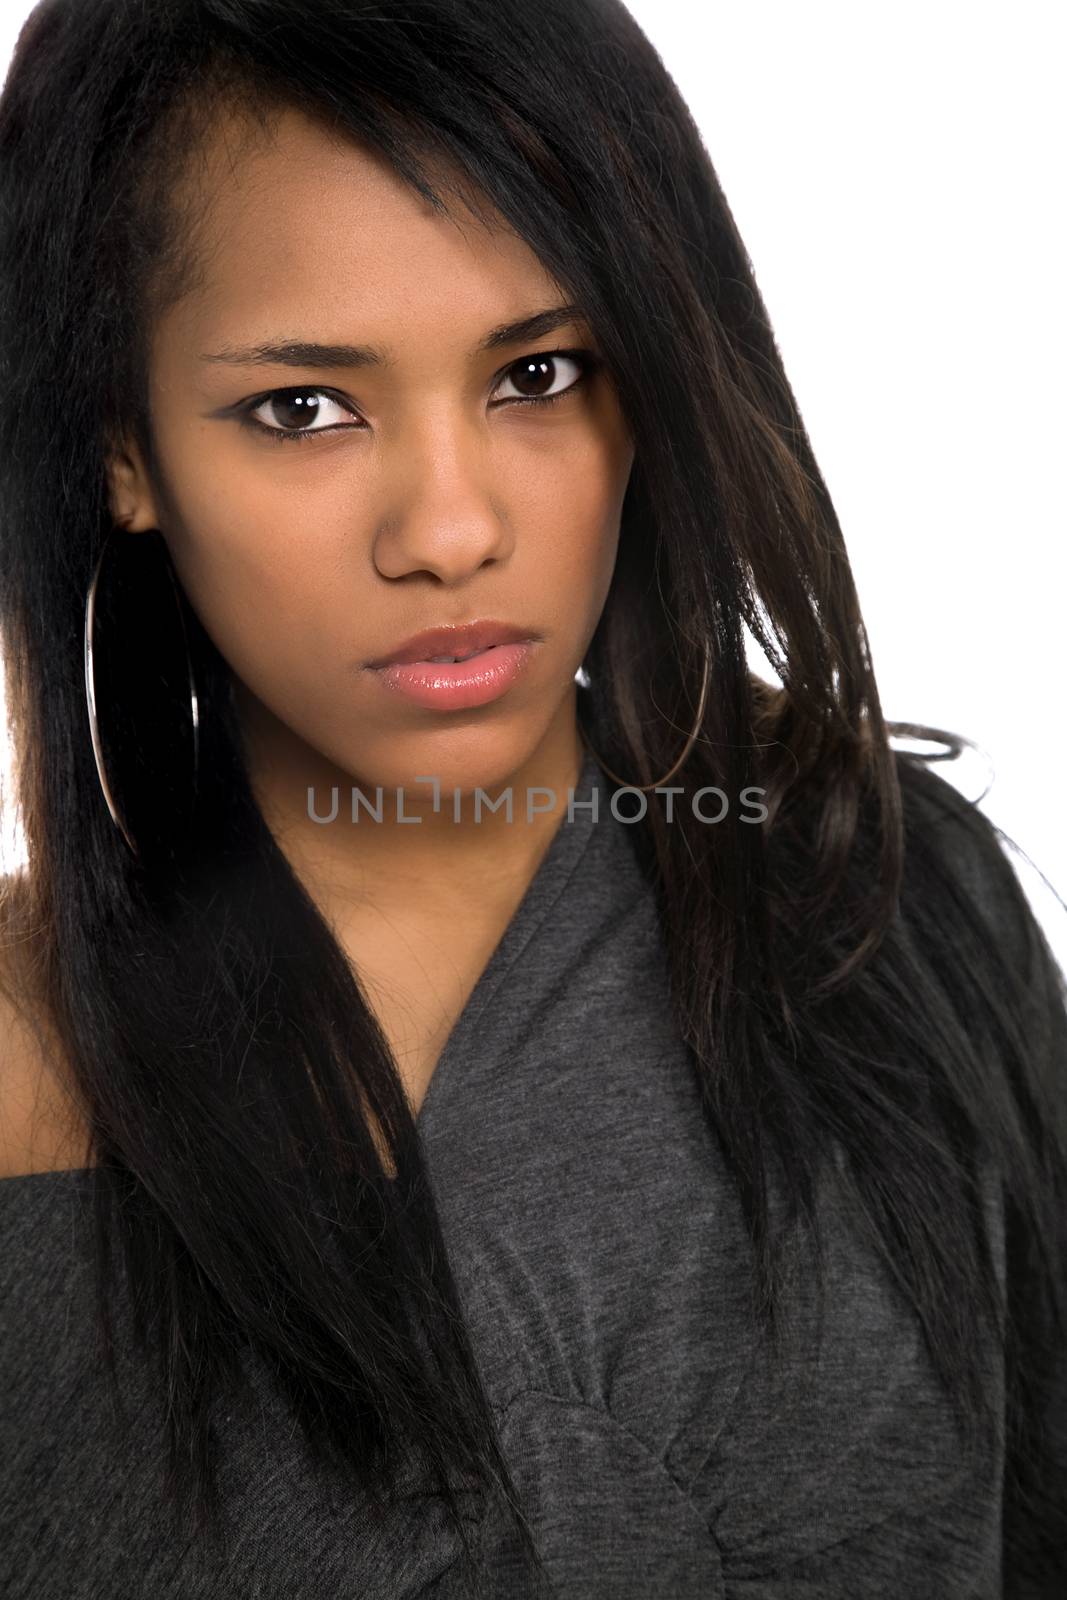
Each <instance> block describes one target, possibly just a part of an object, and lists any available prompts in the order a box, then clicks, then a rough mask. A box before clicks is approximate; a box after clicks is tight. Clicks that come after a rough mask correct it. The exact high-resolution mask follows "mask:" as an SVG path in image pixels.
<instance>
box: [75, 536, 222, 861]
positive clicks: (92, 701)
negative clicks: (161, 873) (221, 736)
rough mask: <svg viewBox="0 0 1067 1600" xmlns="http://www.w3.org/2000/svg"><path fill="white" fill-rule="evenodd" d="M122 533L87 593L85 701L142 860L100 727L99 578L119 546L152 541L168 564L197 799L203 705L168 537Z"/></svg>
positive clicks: (104, 553)
mask: <svg viewBox="0 0 1067 1600" xmlns="http://www.w3.org/2000/svg"><path fill="white" fill-rule="evenodd" d="M119 531H120V530H119V529H118V528H115V527H113V528H112V529H111V531H110V532H109V533H108V535H107V537H106V538H105V540H104V544H103V547H102V549H101V551H100V554H99V556H98V557H97V560H96V565H95V567H94V569H93V576H92V581H91V582H90V584H89V589H88V592H87V594H86V597H85V626H84V654H85V702H86V709H87V711H88V716H89V734H90V738H91V740H92V746H93V758H94V761H95V763H96V773H97V777H98V779H99V780H100V788H101V790H102V792H103V796H104V800H105V802H106V803H107V808H108V811H109V813H110V815H111V820H112V822H113V823H114V824H115V827H116V828H117V829H118V831H119V833H120V834H121V835H122V837H123V839H124V840H125V842H126V845H127V846H128V848H129V850H130V852H131V854H132V855H133V856H135V857H137V858H138V859H141V858H142V857H143V853H144V852H143V848H142V845H141V844H139V843H138V840H137V839H136V838H135V836H134V833H133V831H131V827H130V820H129V818H128V817H127V816H125V815H124V814H123V810H122V807H121V806H120V804H119V801H118V798H117V794H116V786H115V785H114V784H113V783H112V782H111V781H110V779H109V776H108V771H107V764H106V761H105V758H104V745H103V737H102V733H101V727H100V710H101V706H100V700H99V682H100V676H101V674H100V665H101V661H100V655H99V651H100V644H99V638H98V622H99V611H100V605H99V594H98V591H99V585H100V578H101V574H102V572H103V570H104V566H105V563H106V562H107V561H108V558H109V556H112V555H113V554H114V552H115V550H116V549H117V548H118V547H119V545H120V544H121V545H124V546H125V547H126V549H127V553H128V552H129V550H130V546H131V541H132V540H133V539H136V540H137V541H138V546H139V549H138V554H139V555H140V556H143V554H144V552H145V550H146V549H147V548H148V546H149V544H151V545H152V546H154V548H156V550H157V551H158V552H159V554H160V556H161V558H162V562H163V566H164V569H165V571H166V574H167V583H166V585H165V587H166V589H167V590H168V591H169V593H171V594H172V595H173V599H174V603H175V605H176V608H177V614H178V620H179V624H180V630H181V638H182V642H183V645H184V650H185V681H186V682H187V684H188V693H189V719H190V726H191V730H192V744H193V775H192V789H191V794H192V797H193V799H194V800H195V796H196V792H197V787H198V783H199V777H200V706H199V700H198V697H197V690H196V678H195V675H194V672H193V662H192V655H191V653H190V650H189V637H188V632H187V630H186V626H185V617H184V613H183V610H182V592H181V587H180V585H179V583H178V576H177V573H176V572H175V570H174V564H173V562H172V561H171V558H170V552H169V551H168V549H167V546H166V541H165V540H164V538H163V536H162V534H161V533H160V532H159V530H158V529H147V530H145V531H144V532H141V533H137V534H128V533H127V534H125V535H124V536H123V537H122V538H121V539H120V538H119ZM153 536H154V538H153Z"/></svg>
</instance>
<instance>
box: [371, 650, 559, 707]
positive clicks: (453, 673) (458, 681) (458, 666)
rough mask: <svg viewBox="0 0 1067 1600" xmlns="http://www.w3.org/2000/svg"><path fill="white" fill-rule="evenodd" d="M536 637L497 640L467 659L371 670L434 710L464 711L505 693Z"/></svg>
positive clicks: (392, 687)
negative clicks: (509, 640) (509, 642)
mask: <svg viewBox="0 0 1067 1600" xmlns="http://www.w3.org/2000/svg"><path fill="white" fill-rule="evenodd" d="M535 643H536V641H535V640H533V639H522V640H520V641H519V642H517V643H515V644H494V645H490V646H489V647H488V649H486V650H479V651H478V652H477V653H476V654H475V655H473V656H470V657H469V658H468V659H467V660H466V661H455V662H451V663H449V662H443V661H406V662H396V661H394V662H391V663H390V664H389V665H388V666H385V667H371V668H370V669H369V670H370V671H371V672H372V673H373V674H374V676H375V677H376V678H378V679H379V680H380V681H381V683H382V684H383V685H384V686H385V688H387V689H388V690H390V691H391V692H392V693H394V694H400V695H403V696H404V698H405V699H407V700H410V701H411V702H412V704H414V705H417V706H426V707H428V708H429V709H430V710H431V711H465V710H467V709H468V708H469V707H471V706H484V705H488V704H489V702H490V701H492V700H497V699H499V697H500V696H501V695H502V694H505V693H506V692H507V690H508V689H510V688H511V686H512V684H513V683H514V682H515V681H516V679H517V678H518V677H519V676H520V674H521V673H522V672H523V671H524V669H525V667H526V666H527V663H528V662H529V660H530V657H531V656H532V655H533V652H534V645H535Z"/></svg>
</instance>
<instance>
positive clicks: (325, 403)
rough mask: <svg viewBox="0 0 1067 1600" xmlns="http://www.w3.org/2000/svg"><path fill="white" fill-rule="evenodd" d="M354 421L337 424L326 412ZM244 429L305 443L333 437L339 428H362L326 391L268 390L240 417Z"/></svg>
mask: <svg viewBox="0 0 1067 1600" xmlns="http://www.w3.org/2000/svg"><path fill="white" fill-rule="evenodd" d="M331 407H333V408H334V410H335V412H337V413H340V414H341V415H342V416H348V417H349V418H350V419H352V418H354V419H355V420H354V421H351V420H350V421H349V422H347V423H345V422H341V423H338V422H337V421H336V420H335V418H334V417H332V416H331V415H330V408H331ZM243 420H244V422H245V423H246V424H248V426H250V427H253V428H257V429H259V431H260V432H262V433H269V434H270V435H271V436H272V437H273V438H275V439H278V440H282V439H307V438H309V437H311V436H312V435H314V434H317V433H333V432H336V431H338V429H339V428H347V427H353V426H354V427H362V426H363V423H362V422H361V421H360V419H359V418H355V414H354V412H352V411H351V410H350V409H349V407H348V406H346V405H345V404H343V402H342V401H340V400H338V399H337V398H336V397H335V396H334V395H331V394H330V392H329V391H328V390H326V389H310V388H303V389H297V388H291V389H272V390H271V392H270V394H267V395H263V396H262V398H261V399H259V400H257V401H256V402H255V404H254V405H252V406H250V407H249V408H248V409H247V410H246V411H245V412H244V416H243Z"/></svg>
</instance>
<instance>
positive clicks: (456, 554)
mask: <svg viewBox="0 0 1067 1600" xmlns="http://www.w3.org/2000/svg"><path fill="white" fill-rule="evenodd" d="M398 448H400V449H402V450H403V454H402V457H401V460H400V464H399V467H398V470H397V472H396V476H395V478H394V480H393V482H394V488H393V492H392V495H391V503H390V505H389V508H388V510H387V511H386V512H385V514H384V515H383V517H382V519H381V521H380V523H379V526H378V532H377V534H376V535H375V541H374V562H375V566H376V567H377V569H378V571H379V572H380V573H381V575H382V576H383V577H385V578H402V577H406V576H407V575H408V574H409V573H412V572H431V573H433V575H434V576H435V577H437V578H440V579H441V581H442V582H444V583H458V582H461V581H462V580H463V579H464V578H466V577H468V576H469V575H470V574H472V573H474V572H476V571H477V570H478V569H479V567H481V566H483V565H484V564H485V563H486V562H488V561H502V560H504V559H505V558H506V557H507V556H508V554H509V553H510V551H511V550H512V548H513V544H514V534H513V530H512V528H511V526H510V522H509V518H508V514H507V511H506V509H505V503H504V497H503V495H502V492H501V491H502V487H503V486H502V484H501V482H500V475H499V464H498V466H497V469H496V470H495V471H494V467H493V463H492V459H491V442H490V441H488V440H487V439H486V438H485V436H484V432H483V433H482V434H481V436H478V430H476V429H474V428H471V427H470V426H469V425H468V426H467V427H459V426H453V427H451V428H448V429H447V430H446V429H443V428H441V427H440V426H438V427H437V428H436V429H435V430H434V431H433V433H432V435H430V434H424V435H423V437H422V438H421V440H420V441H417V442H416V441H414V440H413V439H412V438H411V437H410V436H409V438H408V440H407V441H406V442H405V444H404V445H403V446H398Z"/></svg>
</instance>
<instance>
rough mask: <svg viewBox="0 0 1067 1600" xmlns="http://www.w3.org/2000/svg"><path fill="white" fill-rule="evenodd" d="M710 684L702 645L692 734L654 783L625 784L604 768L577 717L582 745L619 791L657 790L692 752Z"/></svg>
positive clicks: (706, 652)
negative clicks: (668, 769) (700, 680)
mask: <svg viewBox="0 0 1067 1600" xmlns="http://www.w3.org/2000/svg"><path fill="white" fill-rule="evenodd" d="M710 682H711V652H710V650H709V649H708V646H707V643H705V645H704V679H703V682H702V683H701V686H700V704H699V706H698V707H697V715H696V722H695V723H694V724H693V730H692V732H691V733H690V735H689V737H688V739H687V740H686V742H685V748H684V750H683V751H682V753H681V755H680V756H679V757H678V759H677V761H676V762H675V763H674V766H673V767H671V769H670V771H669V772H665V773H664V774H663V776H662V778H657V779H656V781H655V783H627V781H626V779H625V778H620V777H619V776H618V774H617V773H615V772H612V770H611V768H610V767H609V766H606V765H605V763H604V762H603V761H601V760H600V757H599V756H598V755H597V753H596V751H595V750H594V749H593V746H592V744H591V743H590V742H589V738H588V736H587V734H586V731H585V728H584V727H583V726H582V719H581V718H580V717H579V718H578V733H579V735H580V737H581V740H582V743H583V744H584V745H585V747H586V749H587V750H588V751H589V752H590V753H591V754H592V755H594V756H596V759H597V761H599V762H600V765H601V766H602V767H603V768H604V771H605V772H606V773H607V775H608V777H609V778H610V779H611V780H612V782H613V783H617V784H618V785H619V787H620V789H636V790H638V792H639V793H641V794H644V793H647V792H648V790H650V789H659V788H661V787H662V786H663V784H665V783H666V782H667V780H668V779H669V778H673V777H674V774H675V773H676V772H677V771H678V769H679V768H680V767H681V765H682V763H683V762H684V761H685V759H686V757H687V756H688V754H689V752H690V750H692V748H693V746H694V745H695V744H696V742H697V739H698V738H699V736H700V727H701V724H702V723H703V721H704V708H705V706H706V705H707V703H708V686H709V684H710Z"/></svg>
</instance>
